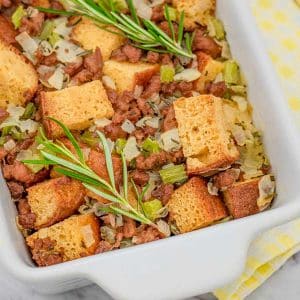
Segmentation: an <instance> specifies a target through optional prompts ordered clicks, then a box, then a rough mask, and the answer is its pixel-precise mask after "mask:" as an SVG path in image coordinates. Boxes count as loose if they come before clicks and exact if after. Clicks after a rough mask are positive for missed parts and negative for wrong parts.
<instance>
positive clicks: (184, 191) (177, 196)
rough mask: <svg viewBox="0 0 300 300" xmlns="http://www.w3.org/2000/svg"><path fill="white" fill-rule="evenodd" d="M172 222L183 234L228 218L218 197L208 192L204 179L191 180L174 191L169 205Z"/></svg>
mask: <svg viewBox="0 0 300 300" xmlns="http://www.w3.org/2000/svg"><path fill="white" fill-rule="evenodd" d="M168 208H169V213H170V220H171V221H174V222H175V223H176V225H177V227H178V229H179V230H180V232H181V233H184V232H189V231H192V230H195V229H199V228H202V227H206V226H209V225H211V224H213V223H214V222H217V221H219V220H221V219H223V218H225V217H227V212H226V208H225V206H224V204H223V202H222V201H221V199H220V198H219V197H218V196H212V195H210V194H209V192H208V190H207V184H206V182H205V180H204V179H201V178H199V177H193V178H191V179H190V180H189V181H188V182H187V183H185V184H184V185H182V186H181V187H180V188H178V189H177V190H175V191H174V193H173V195H172V196H171V199H170V201H169V203H168Z"/></svg>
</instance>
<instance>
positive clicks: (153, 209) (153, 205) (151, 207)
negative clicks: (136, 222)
mask: <svg viewBox="0 0 300 300" xmlns="http://www.w3.org/2000/svg"><path fill="white" fill-rule="evenodd" d="M162 207H163V206H162V203H161V202H160V201H159V200H157V199H154V200H151V201H147V202H144V203H143V210H144V212H145V215H146V216H147V218H149V219H150V220H151V221H154V220H155V219H157V218H158V217H159V211H160V210H161V209H162Z"/></svg>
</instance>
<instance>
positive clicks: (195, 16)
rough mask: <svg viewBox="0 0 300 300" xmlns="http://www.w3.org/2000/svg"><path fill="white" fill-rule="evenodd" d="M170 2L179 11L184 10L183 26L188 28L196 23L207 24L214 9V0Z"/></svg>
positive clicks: (191, 28) (178, 0)
mask: <svg viewBox="0 0 300 300" xmlns="http://www.w3.org/2000/svg"><path fill="white" fill-rule="evenodd" d="M172 4H173V6H174V7H175V8H176V9H177V10H178V11H179V12H182V11H183V12H184V15H185V18H184V28H185V29H188V30H193V29H195V28H196V27H197V24H200V25H202V26H205V25H207V23H208V19H209V17H210V16H211V15H213V14H214V11H215V9H216V0H173V1H172Z"/></svg>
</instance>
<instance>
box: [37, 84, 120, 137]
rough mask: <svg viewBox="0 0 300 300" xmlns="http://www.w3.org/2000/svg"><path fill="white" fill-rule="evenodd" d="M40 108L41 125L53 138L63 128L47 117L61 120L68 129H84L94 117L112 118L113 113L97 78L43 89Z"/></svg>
mask: <svg viewBox="0 0 300 300" xmlns="http://www.w3.org/2000/svg"><path fill="white" fill-rule="evenodd" d="M41 108H42V117H43V122H44V126H45V128H46V130H47V133H48V135H49V136H52V137H58V136H61V135H63V131H62V129H61V128H60V127H59V126H58V125H57V124H56V123H54V122H52V121H50V120H47V117H53V118H55V119H57V120H59V121H61V122H63V123H64V124H65V125H66V126H67V127H68V128H69V129H70V130H83V129H86V128H88V127H89V126H91V125H92V122H93V120H95V119H101V118H111V117H112V115H113V113H114V111H113V108H112V105H111V102H110V101H109V99H108V97H107V94H106V91H105V89H104V87H103V85H102V83H101V81H99V80H94V81H91V82H88V83H85V84H83V85H81V86H72V87H69V88H66V89H63V90H61V91H54V92H42V93H41Z"/></svg>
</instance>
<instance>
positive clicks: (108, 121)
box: [94, 118, 111, 128]
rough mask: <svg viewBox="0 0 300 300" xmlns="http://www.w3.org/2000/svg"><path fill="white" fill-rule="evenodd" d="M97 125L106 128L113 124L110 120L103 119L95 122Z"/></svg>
mask: <svg viewBox="0 0 300 300" xmlns="http://www.w3.org/2000/svg"><path fill="white" fill-rule="evenodd" d="M94 123H95V125H96V126H97V127H100V128H101V127H105V126H107V125H109V124H110V123H111V120H108V119H107V118H102V119H98V120H95V121H94Z"/></svg>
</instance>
